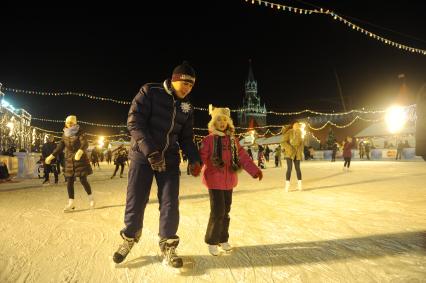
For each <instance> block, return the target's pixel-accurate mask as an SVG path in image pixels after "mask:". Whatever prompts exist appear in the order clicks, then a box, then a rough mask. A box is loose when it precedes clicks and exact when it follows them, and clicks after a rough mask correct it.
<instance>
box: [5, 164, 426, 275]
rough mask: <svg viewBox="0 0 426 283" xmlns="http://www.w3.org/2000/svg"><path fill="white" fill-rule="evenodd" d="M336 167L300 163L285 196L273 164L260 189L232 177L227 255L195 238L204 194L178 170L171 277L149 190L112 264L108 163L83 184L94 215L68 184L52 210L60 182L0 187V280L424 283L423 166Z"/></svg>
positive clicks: (119, 209) (113, 185)
mask: <svg viewBox="0 0 426 283" xmlns="http://www.w3.org/2000/svg"><path fill="white" fill-rule="evenodd" d="M268 165H269V167H271V166H272V162H270V163H269V164H268ZM342 165H343V164H342V162H336V163H331V162H325V161H313V162H303V163H302V173H303V185H304V189H305V190H304V191H303V192H298V191H291V192H289V193H285V192H284V190H283V183H284V168H268V169H266V170H264V180H263V181H261V182H259V181H257V180H254V179H252V178H251V177H250V176H249V175H247V173H245V172H243V173H241V174H240V176H239V178H240V183H239V185H238V187H237V188H236V189H235V191H234V195H233V204H232V210H231V225H230V243H231V244H232V245H234V246H235V250H234V252H233V253H232V254H226V255H225V254H224V255H222V256H219V257H213V256H211V255H209V254H208V251H207V246H206V245H205V243H204V233H205V229H206V225H207V221H208V216H209V199H208V194H207V191H206V189H205V188H204V187H203V186H202V184H201V179H200V178H194V177H192V176H187V175H186V171H184V170H185V169H184V167H182V178H181V190H180V195H181V197H180V211H181V221H180V226H179V231H178V234H179V236H180V238H181V244H180V246H179V248H178V253H179V254H180V255H181V256H182V257H183V259H184V267H183V268H182V270H181V271H180V272H179V273H176V272H173V270H171V269H170V268H165V267H163V266H162V265H161V264H160V261H159V258H158V243H157V240H158V239H157V233H158V218H159V213H158V202H157V200H156V192H157V189H156V185H155V183H154V184H153V188H152V191H151V199H150V202H149V204H148V206H147V208H146V212H145V222H144V230H143V235H142V238H141V241H140V243H139V244H137V245H136V246H135V247H134V248H133V250H132V251H131V253H130V254H129V256H128V258H127V259H126V260H125V261H124V262H123V263H122V264H120V265H115V264H114V263H113V261H112V254H113V252H114V251H115V250H116V248H117V247H118V245H119V243H120V242H121V238H120V236H119V230H120V229H121V228H122V226H123V215H124V204H125V192H126V184H127V179H126V178H123V179H120V178H115V179H113V180H111V179H109V177H110V175H111V172H112V166H107V165H106V164H101V166H102V168H101V169H100V170H99V169H95V174H94V175H92V176H90V177H89V181H90V183H91V185H92V189H93V191H94V196H95V200H96V206H97V209H95V210H93V211H92V210H90V209H89V203H88V199H87V196H86V194H85V192H84V190H83V188H82V186H81V185H80V184H79V183H77V185H76V199H75V204H76V211H75V212H73V213H63V212H62V209H63V207H64V206H65V204H66V202H67V195H66V187H65V184H64V183H63V180H62V179H63V178H61V183H60V184H59V185H53V184H52V185H50V186H41V185H40V183H41V181H40V180H22V181H18V182H15V183H3V184H0V282H3V283H6V282H55V283H56V282H102V283H103V282H156V283H159V282H363V283H365V282H426V162H391V161H386V162H384V161H382V162H380V161H375V162H374V161H358V162H357V161H355V162H353V163H352V166H351V170H352V171H351V172H349V173H344V172H343V171H342ZM126 173H127V168H126ZM292 186H293V189H295V188H296V180H295V174H294V172H293V176H292Z"/></svg>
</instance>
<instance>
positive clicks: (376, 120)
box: [306, 116, 383, 131]
mask: <svg viewBox="0 0 426 283" xmlns="http://www.w3.org/2000/svg"><path fill="white" fill-rule="evenodd" d="M357 120H362V121H365V122H374V123H377V122H380V121H382V120H383V119H375V120H373V119H364V118H362V117H359V116H356V117H355V118H354V119H353V120H352V121H351V122H349V123H347V124H345V125H342V126H339V125H337V124H335V123H333V122H331V121H327V122H326V123H325V124H324V125H322V126H321V127H319V128H315V127H312V126H311V125H310V124H309V123H306V125H307V126H308V127H309V129H311V130H314V131H321V130H322V129H324V128H325V127H327V126H328V125H332V126H334V127H336V128H339V129H343V128H347V127H350V126H351V125H352V124H353V123H355V122H356V121H357Z"/></svg>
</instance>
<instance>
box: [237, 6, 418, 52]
mask: <svg viewBox="0 0 426 283" xmlns="http://www.w3.org/2000/svg"><path fill="white" fill-rule="evenodd" d="M245 1H246V2H249V1H251V3H252V4H258V5H262V4H263V5H264V6H265V7H270V8H271V9H277V10H282V11H288V12H292V13H294V14H299V15H307V14H309V15H311V14H322V15H327V16H330V17H332V18H333V19H334V20H336V21H339V22H341V23H343V24H345V25H347V26H348V27H349V28H351V29H352V30H355V31H358V32H360V33H362V34H365V35H366V36H368V37H370V38H372V39H375V40H377V41H380V42H382V43H384V44H387V45H390V46H392V47H395V48H398V49H401V50H404V51H408V52H412V53H417V54H421V55H426V50H425V49H420V48H415V47H412V46H408V45H405V44H402V43H398V42H396V41H393V40H390V39H388V38H385V37H383V36H379V35H377V34H375V33H374V32H371V31H369V30H367V29H365V28H362V27H360V26H358V25H356V24H354V23H353V22H351V21H349V20H347V19H346V18H343V17H341V16H340V15H338V14H337V13H335V12H334V11H332V10H328V9H323V8H319V9H303V8H298V7H292V6H288V5H282V4H276V3H272V2H269V1H264V0H245Z"/></svg>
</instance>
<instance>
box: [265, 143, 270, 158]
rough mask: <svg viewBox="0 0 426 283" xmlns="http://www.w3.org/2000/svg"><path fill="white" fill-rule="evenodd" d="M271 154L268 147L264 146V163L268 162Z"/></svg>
mask: <svg viewBox="0 0 426 283" xmlns="http://www.w3.org/2000/svg"><path fill="white" fill-rule="evenodd" d="M270 154H271V150H270V149H269V146H266V148H265V159H266V162H269V155H270Z"/></svg>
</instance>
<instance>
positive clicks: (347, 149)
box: [343, 137, 353, 171]
mask: <svg viewBox="0 0 426 283" xmlns="http://www.w3.org/2000/svg"><path fill="white" fill-rule="evenodd" d="M352 147H353V143H352V138H351V137H346V140H345V141H344V142H343V159H344V160H345V163H344V164H343V171H349V167H350V166H351V158H352Z"/></svg>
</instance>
